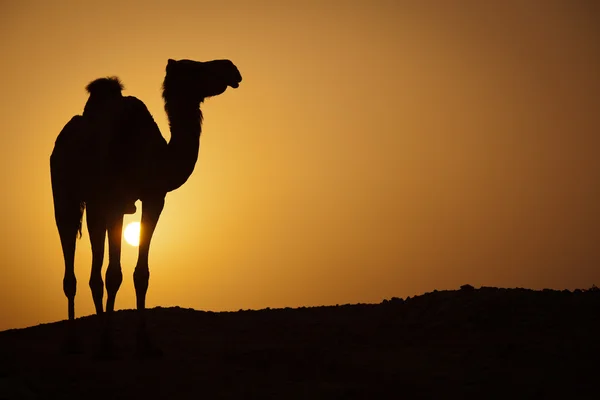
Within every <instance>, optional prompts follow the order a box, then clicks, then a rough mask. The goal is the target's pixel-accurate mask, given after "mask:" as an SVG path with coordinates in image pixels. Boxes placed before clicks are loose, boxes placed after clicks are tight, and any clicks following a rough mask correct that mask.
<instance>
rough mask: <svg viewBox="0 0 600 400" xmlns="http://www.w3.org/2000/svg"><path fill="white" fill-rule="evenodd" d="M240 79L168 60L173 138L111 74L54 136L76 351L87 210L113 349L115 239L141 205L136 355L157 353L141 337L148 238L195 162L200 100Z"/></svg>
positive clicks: (55, 190) (208, 66) (220, 65)
mask: <svg viewBox="0 0 600 400" xmlns="http://www.w3.org/2000/svg"><path fill="white" fill-rule="evenodd" d="M241 80H242V77H241V75H240V73H239V71H238V69H237V67H236V66H235V65H234V64H233V63H232V62H231V61H229V60H214V61H207V62H199V61H192V60H178V61H175V60H171V59H169V60H168V62H167V67H166V76H165V79H164V82H163V93H162V97H163V99H164V102H165V111H166V113H167V116H168V119H169V128H170V131H171V140H170V141H169V142H168V143H167V141H166V140H165V139H164V138H163V136H162V135H161V133H160V130H159V128H158V126H157V125H156V123H155V121H154V119H153V118H152V115H151V114H150V112H149V111H148V109H147V108H146V106H145V104H144V103H143V102H142V101H141V100H139V99H137V98H135V97H132V96H123V95H122V90H123V89H124V88H123V85H122V84H121V82H120V81H119V79H118V78H116V77H110V78H100V79H97V80H95V81H93V82H91V83H90V84H89V85H88V86H87V88H86V89H87V91H88V92H89V98H88V101H87V103H86V105H85V107H84V111H83V113H82V115H76V116H74V117H73V118H72V119H71V120H70V121H69V122H68V123H67V124H66V125H65V127H64V128H63V129H62V131H61V132H60V134H59V135H58V138H57V139H56V142H55V145H54V149H53V151H52V155H51V156H50V172H51V181H52V194H53V199H54V214H55V219H56V225H57V228H58V233H59V236H60V242H61V245H62V251H63V256H64V261H65V275H64V279H63V290H64V293H65V296H66V297H67V300H68V322H67V326H68V336H67V344H68V345H69V346H70V347H77V346H76V342H77V337H76V334H75V325H74V322H73V321H74V319H75V293H76V288H77V280H76V278H75V270H74V257H75V246H76V240H77V236H78V234H79V237H81V224H82V218H83V212H84V211H86V210H87V211H86V212H87V227H88V232H89V235H90V242H91V247H92V269H91V274H90V280H89V286H90V289H91V292H92V297H93V300H94V306H95V308H96V314H97V315H103V316H104V321H105V327H104V333H105V334H104V335H103V336H104V337H105V339H106V340H105V341H104V342H105V343H106V344H107V345H110V344H109V343H110V329H111V328H110V321H111V318H110V315H111V314H112V313H113V311H114V307H115V299H116V296H117V292H118V290H119V287H120V286H121V282H122V280H123V274H122V271H121V236H122V229H123V215H124V214H128V213H134V212H135V210H136V209H135V202H136V201H137V200H141V203H142V219H141V232H140V244H139V254H138V260H137V264H136V267H135V270H134V273H133V281H134V286H135V292H136V300H137V310H138V314H139V318H140V323H139V330H138V340H137V343H138V351H141V352H142V353H151V352H153V351H159V350H158V349H156V348H155V346H153V345H152V344H151V343H150V341H149V339H148V334H147V328H146V320H145V316H144V309H145V302H146V292H147V290H148V281H149V277H150V270H149V267H148V252H149V249H150V242H151V239H152V234H153V232H154V229H155V227H156V224H157V222H158V219H159V217H160V214H161V212H162V210H163V207H164V204H165V196H166V194H167V193H168V192H170V191H172V190H175V189H177V188H179V187H180V186H181V185H182V184H183V183H185V182H186V181H187V179H188V178H189V176H190V175H191V174H192V171H193V170H194V166H195V164H196V161H197V159H198V152H199V146H200V134H201V127H202V112H201V110H200V104H201V103H202V102H203V101H204V99H206V98H208V97H212V96H217V95H219V94H222V93H223V92H225V90H226V89H227V87H228V86H231V87H232V88H237V87H238V86H239V83H240V82H241ZM107 232H108V256H109V262H108V268H107V270H106V275H105V279H106V291H107V301H106V313H104V309H103V297H104V282H103V281H102V263H103V260H104V250H105V248H104V246H105V238H106V233H107Z"/></svg>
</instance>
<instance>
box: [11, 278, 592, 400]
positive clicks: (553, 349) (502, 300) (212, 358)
mask: <svg viewBox="0 0 600 400" xmlns="http://www.w3.org/2000/svg"><path fill="white" fill-rule="evenodd" d="M136 317H137V315H136V313H135V311H133V310H122V311H118V312H116V313H115V315H114V338H115V343H116V345H117V348H118V351H117V352H116V353H115V354H114V355H113V356H112V357H108V358H107V357H102V356H101V354H99V353H98V351H97V349H98V338H99V330H100V328H99V327H100V324H99V319H98V318H97V317H96V316H88V317H83V318H78V319H77V320H76V325H77V330H78V334H79V336H80V337H81V338H82V346H81V352H79V353H77V354H66V353H65V352H64V351H63V350H62V346H61V343H62V342H63V337H64V332H65V327H66V321H61V322H56V323H51V324H43V325H38V326H33V327H29V328H26V329H13V330H8V331H3V332H0V399H197V398H204V399H246V398H260V399H388V398H398V399H399V398H402V399H431V398H436V397H437V398H443V399H448V398H460V399H462V398H475V397H477V398H482V399H494V398H511V399H514V398H519V399H538V398H539V399H547V398H561V399H578V398H600V397H598V396H600V394H599V389H600V384H599V383H598V382H600V377H599V372H600V363H599V361H600V359H599V355H600V290H598V289H597V288H596V287H592V288H591V289H588V290H576V291H567V290H565V291H554V290H543V291H534V290H529V289H499V288H491V287H482V288H478V289H475V288H473V287H471V286H469V285H465V286H463V287H462V288H461V289H457V290H451V291H434V292H431V293H426V294H423V295H420V296H414V297H412V298H406V299H401V298H392V299H387V300H384V301H383V302H382V303H380V304H348V305H336V306H323V307H310V308H305V307H302V308H295V309H292V308H285V309H264V310H255V311H251V310H240V311H237V312H205V311H196V310H192V309H183V308H178V307H174V308H160V307H158V308H154V309H151V310H148V322H149V329H150V332H151V335H152V337H153V338H154V342H155V343H156V344H157V345H158V346H160V348H161V349H162V350H163V352H164V354H163V356H162V357H155V358H142V357H139V356H138V355H136V353H135V348H136V346H135V343H136V342H135V337H136V335H135V333H136V329H135V328H136V324H137V318H136Z"/></svg>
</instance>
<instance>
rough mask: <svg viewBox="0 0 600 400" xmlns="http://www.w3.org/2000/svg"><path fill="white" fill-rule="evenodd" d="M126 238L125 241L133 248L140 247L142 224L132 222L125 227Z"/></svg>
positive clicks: (124, 234)
mask: <svg viewBox="0 0 600 400" xmlns="http://www.w3.org/2000/svg"><path fill="white" fill-rule="evenodd" d="M123 236H125V241H126V242H127V243H129V244H130V245H131V246H139V245H140V223H139V222H130V223H129V224H127V226H126V227H125V232H124V233H123Z"/></svg>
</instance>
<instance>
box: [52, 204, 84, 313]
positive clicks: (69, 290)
mask: <svg viewBox="0 0 600 400" xmlns="http://www.w3.org/2000/svg"><path fill="white" fill-rule="evenodd" d="M57 200H58V199H57V198H56V197H55V202H54V217H55V219H56V226H57V228H58V234H59V236H60V244H61V246H62V251H63V257H64V261H65V275H64V278H63V291H64V293H65V296H66V297H67V300H68V318H69V320H73V319H75V294H76V293H77V279H76V278H75V245H76V243H75V242H76V240H77V234H78V232H80V229H81V217H82V215H83V205H82V204H81V203H80V202H79V201H77V200H73V199H71V200H66V201H65V200H64V199H60V200H58V201H57Z"/></svg>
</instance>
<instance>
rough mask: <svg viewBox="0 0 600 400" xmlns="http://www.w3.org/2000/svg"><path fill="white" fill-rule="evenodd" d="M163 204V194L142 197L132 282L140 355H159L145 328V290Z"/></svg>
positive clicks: (146, 289) (159, 352)
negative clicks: (155, 230) (138, 245)
mask: <svg viewBox="0 0 600 400" xmlns="http://www.w3.org/2000/svg"><path fill="white" fill-rule="evenodd" d="M164 205H165V198H164V196H160V197H153V198H145V199H142V226H141V229H140V247H139V254H138V261H137V265H136V266H135V270H134V272H133V283H134V286H135V295H136V300H137V309H138V313H139V328H138V353H139V354H140V355H142V356H159V355H161V354H162V353H161V351H160V350H159V349H158V348H156V347H155V346H154V345H152V344H151V343H150V340H149V338H148V333H147V329H146V315H145V312H144V310H145V309H146V292H147V291H148V282H149V280H150V268H149V267H148V252H149V251H150V242H151V241H152V235H153V234H154V229H155V228H156V224H157V223H158V218H159V217H160V213H161V212H162V210H163V208H164Z"/></svg>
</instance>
